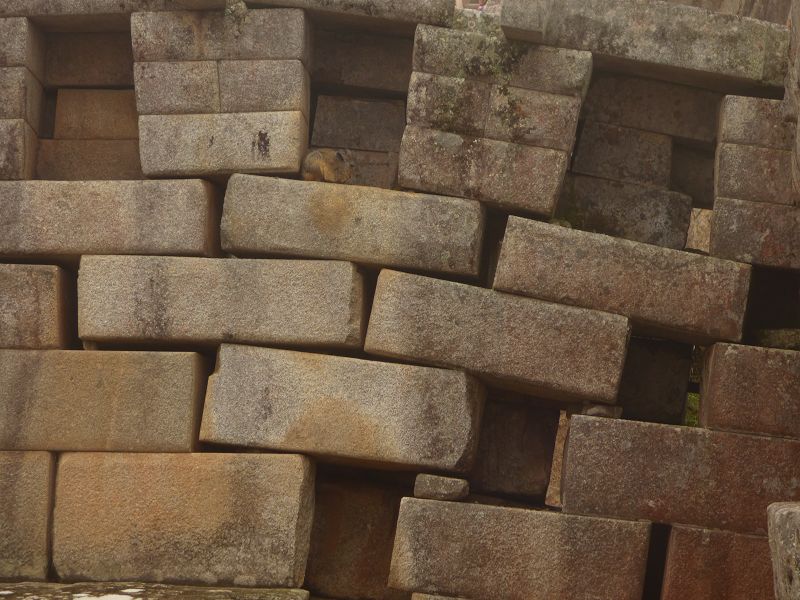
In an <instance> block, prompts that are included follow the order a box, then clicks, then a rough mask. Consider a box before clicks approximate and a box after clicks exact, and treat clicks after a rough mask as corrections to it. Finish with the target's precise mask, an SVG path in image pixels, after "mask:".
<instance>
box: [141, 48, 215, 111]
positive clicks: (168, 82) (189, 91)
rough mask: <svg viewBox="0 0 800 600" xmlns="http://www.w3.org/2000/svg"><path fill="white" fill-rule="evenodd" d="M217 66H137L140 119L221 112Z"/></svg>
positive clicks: (195, 63)
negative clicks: (141, 117)
mask: <svg viewBox="0 0 800 600" xmlns="http://www.w3.org/2000/svg"><path fill="white" fill-rule="evenodd" d="M217 69H218V67H217V62H215V61H209V60H197V61H182V62H137V63H135V64H134V65H133V75H134V80H135V81H136V107H137V109H138V111H139V114H140V115H172V114H199V113H216V112H219V110H220V85H219V75H218V72H217Z"/></svg>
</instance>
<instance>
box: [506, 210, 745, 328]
mask: <svg viewBox="0 0 800 600" xmlns="http://www.w3.org/2000/svg"><path fill="white" fill-rule="evenodd" d="M749 286H750V268H749V267H747V266H746V265H741V264H737V263H734V262H731V261H727V260H719V259H715V258H710V257H706V256H698V255H696V254H690V253H688V252H682V251H680V250H671V249H668V248H659V247H658V246H652V245H650V244H641V243H638V242H631V241H629V240H620V239H616V238H612V237H609V236H605V235H600V234H596V233H588V232H585V231H575V230H573V229H567V228H565V227H558V226H556V225H549V224H547V223H540V222H538V221H532V220H530V219H522V218H520V217H513V216H512V217H510V218H509V220H508V225H507V226H506V234H505V238H504V239H503V247H502V250H501V252H500V260H499V262H498V265H497V272H496V274H495V280H494V288H495V289H496V290H499V291H503V292H509V293H512V294H521V295H524V296H530V297H533V298H538V299H540V300H546V301H548V302H557V303H559V304H570V305H574V306H581V307H584V308H591V309H594V310H602V311H607V312H611V313H617V314H620V315H624V316H626V317H628V318H629V319H630V320H631V322H632V324H633V327H634V331H636V332H638V333H640V334H647V335H656V336H658V337H665V338H667V339H674V340H676V341H682V342H689V343H705V342H709V341H715V340H726V341H738V340H739V339H741V336H742V323H743V321H744V313H745V308H746V305H747V293H748V289H749ZM675 290H682V293H681V294H680V295H677V296H676V295H675ZM687 296H689V297H691V298H692V301H691V302H688V301H687V300H686V299H687ZM701 298H702V300H701Z"/></svg>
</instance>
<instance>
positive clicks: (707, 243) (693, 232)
mask: <svg viewBox="0 0 800 600" xmlns="http://www.w3.org/2000/svg"><path fill="white" fill-rule="evenodd" d="M713 222H714V211H713V210H708V209H705V208H693V209H692V216H691V219H690V220H689V233H688V234H687V235H686V250H694V251H695V252H702V253H703V254H708V253H709V252H710V251H711V224H712V223H713Z"/></svg>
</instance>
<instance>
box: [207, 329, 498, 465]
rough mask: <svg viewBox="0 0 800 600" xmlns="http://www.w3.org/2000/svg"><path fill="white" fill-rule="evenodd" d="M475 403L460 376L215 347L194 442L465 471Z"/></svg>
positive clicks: (477, 390) (472, 383)
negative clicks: (198, 428) (215, 357)
mask: <svg viewBox="0 0 800 600" xmlns="http://www.w3.org/2000/svg"><path fill="white" fill-rule="evenodd" d="M484 394H485V392H484V390H483V387H482V386H481V385H480V383H479V382H478V381H477V380H475V379H474V378H472V377H470V376H468V375H466V374H464V373H462V372H459V371H451V370H446V369H432V368H429V367H417V366H411V365H398V364H393V363H383V362H375V361H366V360H361V359H356V358H346V357H340V356H328V355H324V354H310V353H306V352H293V351H289V350H275V349H272V348H255V347H251V346H234V345H228V344H223V345H222V346H221V348H220V351H219V354H218V358H217V368H216V371H215V372H214V373H213V374H212V375H211V377H210V379H209V384H208V391H207V393H206V403H205V408H204V410H203V422H202V426H201V428H200V439H201V440H203V441H205V442H212V443H218V444H231V445H235V446H247V447H256V448H268V449H271V450H280V451H289V452H301V453H303V454H311V455H314V456H317V457H319V458H320V460H329V461H334V462H350V463H356V464H358V463H369V464H373V465H374V466H380V467H383V468H401V469H402V468H405V469H416V470H422V469H425V468H430V469H434V470H443V471H458V472H464V471H466V470H467V469H469V468H470V467H471V466H472V462H473V460H474V458H475V450H476V446H477V444H478V431H479V425H480V418H481V411H482V409H483V399H484Z"/></svg>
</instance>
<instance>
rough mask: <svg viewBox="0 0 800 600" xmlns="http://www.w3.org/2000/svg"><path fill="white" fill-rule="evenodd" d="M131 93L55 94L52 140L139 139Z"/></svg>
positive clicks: (104, 91) (68, 92)
mask: <svg viewBox="0 0 800 600" xmlns="http://www.w3.org/2000/svg"><path fill="white" fill-rule="evenodd" d="M138 118H139V117H138V114H137V113H136V96H135V94H134V92H133V90H71V89H60V90H58V98H57V100H56V124H55V131H54V134H53V137H54V138H56V139H71V140H92V139H98V140H137V139H139V127H138Z"/></svg>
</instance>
